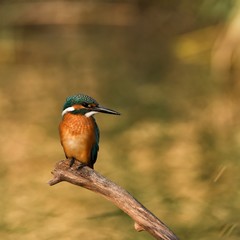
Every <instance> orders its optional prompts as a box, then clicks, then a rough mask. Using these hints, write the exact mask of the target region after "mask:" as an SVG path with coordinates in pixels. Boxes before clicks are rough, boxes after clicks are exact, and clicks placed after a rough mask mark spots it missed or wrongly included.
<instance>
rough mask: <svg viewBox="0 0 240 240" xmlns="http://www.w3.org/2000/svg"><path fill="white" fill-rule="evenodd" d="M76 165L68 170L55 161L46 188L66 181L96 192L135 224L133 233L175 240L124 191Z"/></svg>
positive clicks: (169, 232) (85, 168)
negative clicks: (144, 233) (51, 177)
mask: <svg viewBox="0 0 240 240" xmlns="http://www.w3.org/2000/svg"><path fill="white" fill-rule="evenodd" d="M79 164H80V163H79V162H78V161H75V164H74V165H73V167H71V168H70V167H69V161H68V160H63V161H60V162H58V163H57V164H56V167H55V169H54V170H53V172H52V174H53V175H54V178H53V179H52V180H50V181H49V185H50V186H53V185H55V184H57V183H59V182H62V181H66V182H69V183H72V184H74V185H78V186H81V187H84V188H86V189H89V190H91V191H93V192H96V193H99V194H101V195H102V196H103V197H105V198H106V199H108V200H109V201H111V202H113V203H114V204H115V205H116V206H117V207H119V208H120V209H122V210H123V211H124V212H125V213H127V214H128V215H129V216H130V217H131V218H132V219H133V220H134V221H135V224H134V227H135V229H136V230H137V231H143V230H145V231H148V232H149V233H150V234H151V235H152V236H153V237H155V239H161V240H178V238H177V236H175V235H174V234H173V233H172V232H171V231H170V230H169V229H168V227H167V226H166V225H165V224H164V223H163V222H161V221H160V220H159V219H158V218H157V217H156V216H154V215H153V214H152V213H151V212H150V211H149V210H148V209H146V208H145V207H144V206H143V205H142V204H141V203H140V202H138V201H137V200H136V199H135V198H134V197H133V196H131V195H130V194H129V193H128V192H127V191H126V190H124V189H123V188H121V187H120V186H118V185H116V184H115V183H113V182H111V181H110V180H108V179H106V178H105V177H103V176H102V175H100V174H99V173H98V172H96V171H95V170H93V169H91V168H89V167H87V166H84V167H82V168H80V169H77V166H79Z"/></svg>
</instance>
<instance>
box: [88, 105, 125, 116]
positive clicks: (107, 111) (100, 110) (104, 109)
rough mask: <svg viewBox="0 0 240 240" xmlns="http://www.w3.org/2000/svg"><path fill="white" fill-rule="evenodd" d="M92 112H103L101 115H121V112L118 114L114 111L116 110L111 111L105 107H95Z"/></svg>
mask: <svg viewBox="0 0 240 240" xmlns="http://www.w3.org/2000/svg"><path fill="white" fill-rule="evenodd" d="M92 110H93V111H96V112H101V113H107V114H114V115H121V114H120V113H119V112H116V111H114V110H111V109H109V108H105V107H102V106H97V107H94V108H93V109H92Z"/></svg>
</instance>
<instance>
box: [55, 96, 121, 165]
mask: <svg viewBox="0 0 240 240" xmlns="http://www.w3.org/2000/svg"><path fill="white" fill-rule="evenodd" d="M97 113H106V114H113V115H120V113H119V112H117V111H115V110H111V109H109V108H106V107H103V106H101V105H99V103H98V102H97V101H96V100H95V99H93V98H92V97H90V96H88V95H85V94H81V93H80V94H76V95H72V96H69V97H67V98H66V101H65V103H64V105H63V110H62V120H61V122H60V124H59V135H60V142H61V145H62V147H63V150H64V153H65V156H66V158H67V159H69V160H70V164H69V165H70V167H72V165H73V164H74V162H75V160H78V161H80V163H81V164H80V165H79V168H80V167H81V166H88V167H90V168H92V169H93V168H94V164H95V162H96V160H97V156H98V151H99V137H100V133H99V128H98V125H97V123H96V120H95V118H94V117H93V116H94V115H95V114H97Z"/></svg>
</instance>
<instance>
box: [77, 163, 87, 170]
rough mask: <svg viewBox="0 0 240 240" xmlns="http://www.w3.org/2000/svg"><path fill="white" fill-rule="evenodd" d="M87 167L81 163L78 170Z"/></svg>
mask: <svg viewBox="0 0 240 240" xmlns="http://www.w3.org/2000/svg"><path fill="white" fill-rule="evenodd" d="M85 166H87V165H86V164H84V163H80V164H79V165H78V167H77V170H81V169H82V168H83V167H85Z"/></svg>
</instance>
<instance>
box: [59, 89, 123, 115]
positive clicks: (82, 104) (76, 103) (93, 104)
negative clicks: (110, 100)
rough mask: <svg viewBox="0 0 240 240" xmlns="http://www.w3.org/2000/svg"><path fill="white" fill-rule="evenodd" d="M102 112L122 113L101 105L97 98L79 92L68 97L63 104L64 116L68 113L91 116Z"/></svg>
mask: <svg viewBox="0 0 240 240" xmlns="http://www.w3.org/2000/svg"><path fill="white" fill-rule="evenodd" d="M100 112H101V113H107V114H114V115H120V113H118V112H116V111H114V110H111V109H109V108H105V107H103V106H100V105H99V103H98V102H97V101H96V100H95V99H93V98H91V97H89V96H87V95H84V94H77V95H73V96H70V97H68V98H67V99H66V102H65V104H64V106H63V111H62V116H64V114H66V113H72V114H81V115H84V116H86V117H91V116H92V115H94V114H96V113H100Z"/></svg>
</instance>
